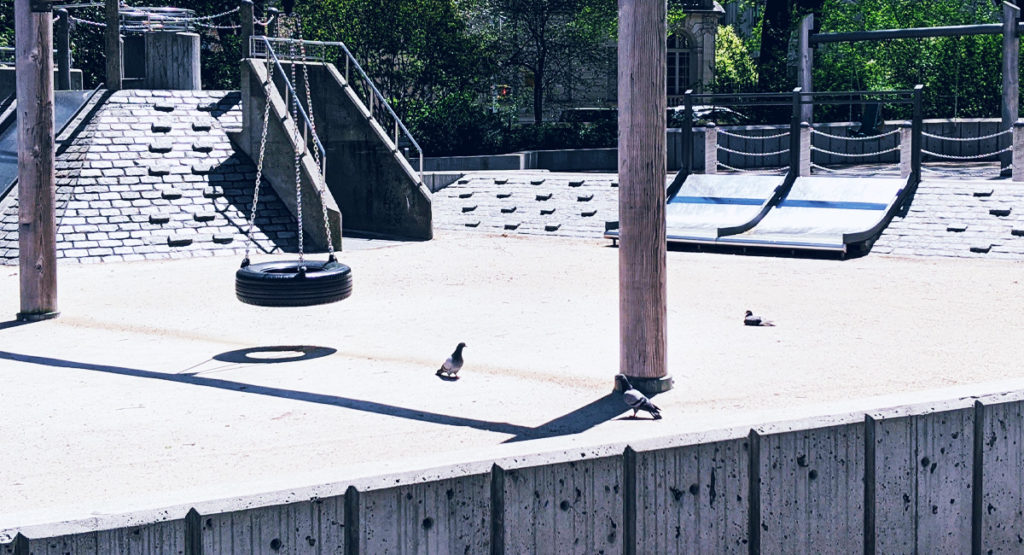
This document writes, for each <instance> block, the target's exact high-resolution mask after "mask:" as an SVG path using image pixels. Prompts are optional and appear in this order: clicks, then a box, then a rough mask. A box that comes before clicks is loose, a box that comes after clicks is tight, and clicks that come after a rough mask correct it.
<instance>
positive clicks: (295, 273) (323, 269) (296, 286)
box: [235, 46, 352, 306]
mask: <svg viewBox="0 0 1024 555" xmlns="http://www.w3.org/2000/svg"><path fill="white" fill-rule="evenodd" d="M293 49H294V46H293ZM293 54H294V53H293ZM304 69H305V68H304ZM270 79H271V64H270V61H269V60H268V61H267V81H266V82H264V93H265V98H266V99H267V102H266V106H265V107H264V110H263V135H262V137H261V138H260V154H259V161H258V163H257V166H256V186H255V189H254V191H253V198H252V211H251V213H250V215H249V222H248V229H247V230H246V238H247V239H248V241H247V243H246V246H245V258H244V259H243V260H242V265H241V267H240V268H239V269H238V271H236V272H235V296H236V297H238V300H240V301H242V302H243V303H246V304H251V305H257V306H312V305H319V304H327V303H333V302H337V301H340V300H342V299H345V298H347V297H348V296H349V295H351V294H352V269H351V268H349V267H348V266H346V265H345V264H341V263H339V262H338V260H337V258H335V256H334V244H333V241H332V240H331V232H330V226H329V225H328V223H327V204H326V203H325V202H324V185H323V181H322V180H321V183H320V184H319V187H318V191H319V193H320V204H321V206H323V210H324V229H325V231H326V236H327V248H328V253H329V255H328V258H327V261H325V262H318V261H307V260H306V259H305V254H304V252H303V231H302V188H301V183H302V181H301V178H302V175H301V173H300V168H301V166H300V162H301V158H302V154H303V151H304V150H305V148H306V141H305V140H303V139H302V138H301V137H297V139H298V141H299V142H300V144H302V145H303V147H302V149H296V152H295V203H296V220H297V221H298V240H299V259H298V260H282V261H274V262H263V263H260V264H251V263H250V262H249V249H250V248H251V247H252V245H253V244H254V243H255V241H254V240H253V236H252V228H253V223H254V222H255V221H256V206H257V204H258V203H259V195H260V183H261V181H262V178H263V159H264V153H265V151H266V146H267V123H268V121H269V118H270V87H271V83H270ZM292 82H295V61H294V56H293V57H292ZM306 95H307V97H308V95H309V86H308V77H307V86H306ZM292 100H293V102H292V121H293V122H296V133H298V125H297V123H298V121H299V120H298V113H297V112H298V110H299V109H300V108H299V106H298V100H297V99H296V95H295V94H294V92H293V94H292ZM308 100H309V99H308V98H307V103H308ZM310 106H311V105H310ZM310 124H311V126H312V127H313V129H312V131H313V137H316V127H315V124H313V123H312V121H310ZM314 160H315V161H316V166H317V169H318V173H319V170H320V168H322V164H321V160H320V156H319V152H318V151H316V149H314Z"/></svg>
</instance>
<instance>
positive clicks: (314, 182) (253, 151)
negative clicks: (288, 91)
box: [235, 60, 342, 250]
mask: <svg viewBox="0 0 1024 555" xmlns="http://www.w3.org/2000/svg"><path fill="white" fill-rule="evenodd" d="M266 75H267V73H266V68H265V66H264V65H263V64H262V63H256V62H254V61H253V60H242V83H241V85H242V131H241V132H240V133H239V134H237V135H235V140H236V142H237V143H238V146H239V147H240V148H241V149H242V151H243V152H245V153H246V154H247V155H249V157H250V158H252V159H253V160H254V161H257V160H259V149H260V136H261V133H262V130H263V111H264V107H265V106H266V102H267V99H266V96H265V93H264V87H263V83H264V82H265V80H266ZM272 90H274V89H272ZM270 102H271V105H270V106H271V109H270V117H269V120H268V129H267V145H266V152H265V155H264V156H265V159H264V163H263V179H264V181H266V182H268V183H269V184H270V185H271V186H272V187H273V188H274V191H275V192H276V193H277V195H278V196H279V197H280V198H281V201H282V202H283V203H284V205H285V206H286V207H287V208H288V210H289V211H290V212H291V213H292V215H293V216H296V215H297V214H298V203H297V200H296V194H295V151H296V150H297V149H299V148H302V147H301V144H299V143H301V139H299V143H297V142H296V134H297V132H296V130H295V122H294V121H292V118H291V116H290V115H289V110H288V108H287V107H286V106H285V101H284V98H283V97H282V95H280V94H279V93H275V94H273V95H272V97H271V98H270ZM299 163H300V172H301V174H300V181H301V188H302V195H301V198H302V221H303V231H304V232H305V233H306V234H307V235H308V236H309V238H310V239H311V240H313V242H314V244H316V245H317V246H318V247H319V248H321V249H324V248H326V247H327V233H328V232H329V233H330V234H331V239H332V241H333V243H334V248H335V249H338V250H340V249H341V218H342V212H341V211H340V210H339V209H338V203H337V202H336V200H335V198H334V197H332V195H331V193H332V192H333V189H332V190H325V195H324V203H325V204H326V205H327V214H328V216H327V218H328V226H329V230H325V229H324V216H323V204H321V202H320V194H319V189H318V183H319V182H320V181H321V178H320V176H319V175H318V171H317V167H316V163H315V162H314V160H313V157H312V155H311V154H310V153H309V152H308V151H306V152H305V154H303V155H302V157H301V158H300V162H299Z"/></svg>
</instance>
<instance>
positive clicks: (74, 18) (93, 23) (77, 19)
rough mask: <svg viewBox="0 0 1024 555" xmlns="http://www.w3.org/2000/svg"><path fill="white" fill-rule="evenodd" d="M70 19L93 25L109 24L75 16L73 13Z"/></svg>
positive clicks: (73, 21)
mask: <svg viewBox="0 0 1024 555" xmlns="http://www.w3.org/2000/svg"><path fill="white" fill-rule="evenodd" d="M68 19H70V20H71V22H72V23H81V24H83V25H92V26H93V27H106V26H107V24H106V23H99V22H97V21H89V20H88V19H82V18H80V17H75V16H73V15H69V16H68Z"/></svg>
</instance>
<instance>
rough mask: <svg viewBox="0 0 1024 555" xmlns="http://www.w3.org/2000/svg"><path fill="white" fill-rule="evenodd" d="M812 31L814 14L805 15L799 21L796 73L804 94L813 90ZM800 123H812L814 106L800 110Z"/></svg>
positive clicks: (810, 105)
mask: <svg viewBox="0 0 1024 555" xmlns="http://www.w3.org/2000/svg"><path fill="white" fill-rule="evenodd" d="M813 31H814V14H807V15H805V16H804V18H803V19H801V20H800V39H799V43H800V60H799V61H800V65H799V66H798V67H797V72H798V73H799V74H800V79H799V81H800V82H799V83H798V84H799V85H800V88H802V89H803V90H804V92H811V91H813V90H814V87H813V83H812V79H811V76H812V74H813V72H814V49H813V48H811V33H812V32H813ZM800 121H806V122H808V123H809V122H812V121H814V104H809V105H807V106H803V107H802V108H801V113H800Z"/></svg>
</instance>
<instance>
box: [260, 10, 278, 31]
mask: <svg viewBox="0 0 1024 555" xmlns="http://www.w3.org/2000/svg"><path fill="white" fill-rule="evenodd" d="M280 13H281V12H279V11H278V9H277V8H267V19H268V20H270V21H269V23H267V28H266V29H264V30H263V32H264V33H265V34H266V35H267V36H268V37H276V36H277V16H278V15H279V14H280Z"/></svg>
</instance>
